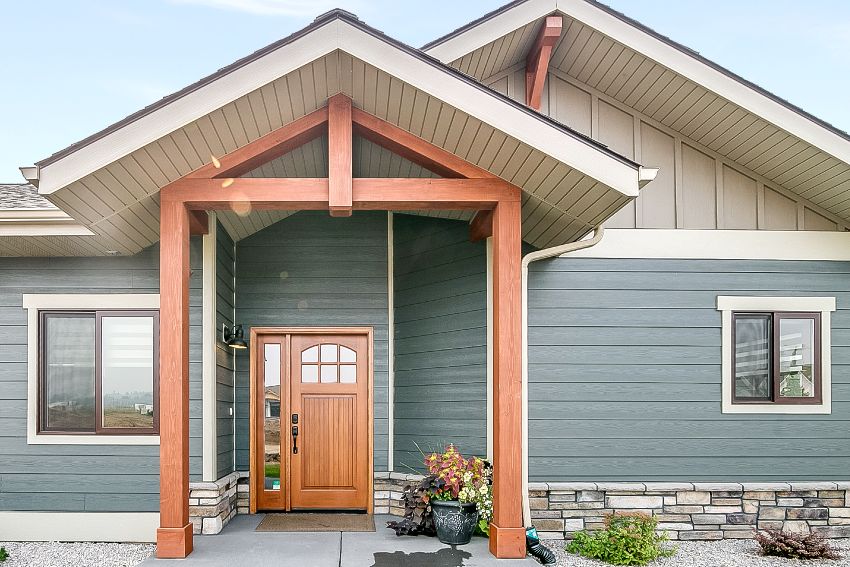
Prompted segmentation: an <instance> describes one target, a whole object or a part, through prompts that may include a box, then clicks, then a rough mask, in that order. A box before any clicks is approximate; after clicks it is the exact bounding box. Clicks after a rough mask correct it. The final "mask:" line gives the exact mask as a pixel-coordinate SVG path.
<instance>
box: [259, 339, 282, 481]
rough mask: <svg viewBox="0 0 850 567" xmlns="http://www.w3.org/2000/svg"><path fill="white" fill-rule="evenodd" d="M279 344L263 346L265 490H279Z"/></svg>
mask: <svg viewBox="0 0 850 567" xmlns="http://www.w3.org/2000/svg"><path fill="white" fill-rule="evenodd" d="M280 351H281V348H280V343H268V344H266V345H264V346H263V355H264V356H263V360H264V363H263V381H264V389H265V420H264V423H263V432H264V433H263V435H264V437H265V442H264V446H265V450H264V454H265V460H264V468H265V473H264V481H263V485H264V488H265V489H266V490H280V398H281V396H280Z"/></svg>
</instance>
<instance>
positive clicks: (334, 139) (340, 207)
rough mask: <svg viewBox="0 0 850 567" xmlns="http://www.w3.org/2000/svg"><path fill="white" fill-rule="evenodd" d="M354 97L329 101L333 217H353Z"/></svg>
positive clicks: (329, 179) (329, 206)
mask: <svg viewBox="0 0 850 567" xmlns="http://www.w3.org/2000/svg"><path fill="white" fill-rule="evenodd" d="M351 136H352V126H351V99H350V98H348V97H347V96H345V95H344V94H338V95H335V96H332V97H331V98H330V100H328V209H330V211H331V216H332V217H350V216H351V177H352V174H351V158H352V153H351Z"/></svg>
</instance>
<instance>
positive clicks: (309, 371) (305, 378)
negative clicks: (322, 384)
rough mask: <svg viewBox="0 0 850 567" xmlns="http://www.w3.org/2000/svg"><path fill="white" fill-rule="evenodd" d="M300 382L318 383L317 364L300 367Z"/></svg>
mask: <svg viewBox="0 0 850 567" xmlns="http://www.w3.org/2000/svg"><path fill="white" fill-rule="evenodd" d="M301 381H302V382H308V383H313V382H318V381H319V366H318V365H317V364H302V365H301Z"/></svg>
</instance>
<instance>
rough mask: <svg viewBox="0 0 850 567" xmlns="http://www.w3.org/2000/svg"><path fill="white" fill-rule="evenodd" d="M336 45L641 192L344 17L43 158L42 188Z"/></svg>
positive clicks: (585, 147)
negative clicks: (54, 156)
mask: <svg viewBox="0 0 850 567" xmlns="http://www.w3.org/2000/svg"><path fill="white" fill-rule="evenodd" d="M337 49H339V50H342V51H344V52H346V53H348V54H350V55H352V56H353V57H356V58H358V59H360V60H362V61H364V62H366V63H368V64H369V65H372V66H374V67H377V68H379V69H382V70H383V71H386V72H387V73H389V74H390V75H392V76H394V77H396V78H398V79H399V80H400V81H403V82H406V83H408V84H410V85H412V86H413V87H415V88H417V89H420V90H422V91H424V92H426V93H428V94H430V95H432V96H435V97H437V98H439V99H440V100H442V101H444V102H446V103H447V104H450V105H452V106H454V107H455V108H458V109H460V110H461V111H463V112H465V113H467V114H469V115H470V116H473V117H475V118H477V119H479V120H481V121H483V122H485V123H487V124H489V125H491V126H493V127H494V128H497V129H498V130H501V131H502V132H504V133H505V134H507V135H509V136H512V137H514V138H516V139H518V140H520V141H522V142H524V143H526V144H528V145H530V146H531V147H534V148H537V149H538V150H540V151H542V152H543V153H545V154H547V155H549V156H551V157H553V158H555V159H557V160H558V161H561V162H563V163H565V164H567V165H569V166H570V167H571V168H573V169H576V170H577V171H580V172H583V173H584V174H586V175H588V176H589V177H591V178H593V179H595V180H597V181H599V182H600V183H602V184H604V185H606V186H608V187H611V188H613V189H615V190H617V191H619V192H621V193H622V194H624V195H626V196H629V197H635V196H637V195H638V184H639V176H640V172H639V171H638V168H636V167H635V166H633V165H630V164H628V163H625V162H623V161H621V160H619V159H617V158H616V157H614V156H612V155H609V154H608V153H606V152H604V151H603V150H601V149H599V148H598V147H596V146H595V145H593V144H591V143H588V142H587V141H585V140H582V139H580V138H578V137H574V136H571V135H569V134H565V133H564V132H563V131H561V130H560V129H559V128H557V127H555V126H554V125H551V124H548V123H546V122H544V121H543V120H541V119H540V118H539V117H537V116H534V115H533V114H532V113H529V112H526V111H524V110H522V109H520V108H517V107H514V106H512V105H510V104H508V103H506V102H505V101H504V100H502V99H501V98H500V97H498V96H495V95H494V94H492V93H489V92H487V91H486V90H483V89H481V88H479V87H478V86H476V85H474V84H471V83H470V82H467V81H464V80H463V79H461V78H460V77H458V76H455V75H454V74H453V73H451V72H449V71H448V70H446V69H441V68H439V67H437V66H434V65H432V64H430V63H428V62H426V61H423V60H421V59H418V58H416V57H414V56H412V55H410V54H408V53H405V52H404V51H402V50H401V49H399V48H398V47H396V46H394V45H392V44H390V43H388V42H387V41H385V40H382V39H379V38H378V37H375V36H374V35H372V34H370V33H367V32H366V31H364V30H362V29H359V28H357V27H355V26H354V25H352V24H351V23H348V22H346V21H344V20H341V19H334V20H331V21H329V22H327V23H326V24H324V25H321V26H320V27H318V28H316V29H314V30H312V31H311V32H310V33H308V34H305V35H303V36H301V37H300V38H298V39H295V40H293V41H292V42H290V43H288V44H286V45H283V46H281V47H279V48H277V49H275V50H274V51H271V52H269V53H268V54H266V55H264V56H262V57H260V58H258V59H256V60H254V61H252V62H250V63H247V64H246V65H244V66H242V67H240V68H238V69H235V70H233V71H231V72H230V73H228V74H226V75H223V76H221V77H218V78H217V79H216V80H215V81H213V82H211V83H209V84H207V85H204V86H202V87H200V88H198V89H196V90H194V91H192V92H190V93H188V94H186V95H184V96H182V97H181V98H179V99H177V100H174V101H172V102H171V103H169V104H168V105H166V106H163V107H162V108H159V109H156V110H154V111H152V112H151V113H149V114H147V115H145V116H142V117H141V118H139V119H137V120H135V121H133V122H131V123H129V124H127V125H125V126H123V127H121V128H120V129H118V130H116V131H114V132H111V133H109V134H106V135H104V136H103V137H102V138H99V139H97V140H95V141H93V142H91V143H90V144H88V145H85V146H82V147H80V148H79V149H78V150H76V151H74V152H72V153H71V154H68V155H67V156H65V157H63V158H61V159H59V160H57V161H55V162H53V163H50V164H47V165H45V166H44V167H42V168H41V169H40V173H39V192H40V193H42V194H50V193H53V192H54V191H57V190H59V189H61V188H62V187H66V186H68V185H70V184H71V183H73V182H74V181H77V180H79V179H81V178H83V177H85V176H86V175H88V174H90V173H92V172H94V171H97V170H98V169H100V168H102V167H105V166H106V165H108V164H110V163H112V162H114V161H116V160H118V159H120V158H121V157H123V156H125V155H127V154H129V153H131V152H133V151H135V150H137V149H139V148H141V147H143V146H145V145H146V144H148V143H151V142H153V141H154V140H157V139H159V138H161V137H163V136H165V135H167V134H169V133H171V132H172V131H174V130H175V129H177V128H180V127H182V126H184V125H185V124H188V123H190V122H193V121H195V120H197V119H199V118H201V117H202V116H205V115H206V114H209V113H210V112H213V111H215V110H216V109H218V108H220V107H222V106H224V105H225V104H228V103H229V102H232V101H233V100H236V99H237V98H239V97H241V96H243V95H246V94H248V93H249V92H251V91H254V90H256V89H258V88H260V87H262V86H263V85H265V84H268V83H270V82H272V81H273V80H275V79H277V78H279V77H281V76H283V75H285V74H287V73H289V72H291V71H293V70H295V69H298V68H300V67H303V66H304V65H306V64H308V63H310V62H312V61H315V60H316V59H319V58H320V57H322V56H324V55H326V54H328V53H330V52H332V51H334V50H337Z"/></svg>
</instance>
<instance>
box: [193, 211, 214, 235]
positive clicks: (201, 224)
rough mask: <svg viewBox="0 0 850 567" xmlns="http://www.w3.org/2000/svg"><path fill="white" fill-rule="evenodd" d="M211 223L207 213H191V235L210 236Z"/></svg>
mask: <svg viewBox="0 0 850 567" xmlns="http://www.w3.org/2000/svg"><path fill="white" fill-rule="evenodd" d="M209 232H210V221H209V218H208V217H207V212H206V211H200V210H198V211H189V234H190V235H192V236H200V235H203V234H209Z"/></svg>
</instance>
